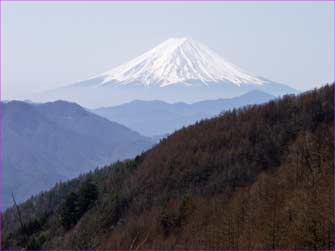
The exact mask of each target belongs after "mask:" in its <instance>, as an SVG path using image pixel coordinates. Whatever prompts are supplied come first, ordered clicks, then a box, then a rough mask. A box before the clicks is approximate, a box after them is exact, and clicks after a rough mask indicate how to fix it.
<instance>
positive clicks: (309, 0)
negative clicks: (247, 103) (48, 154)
mask: <svg viewBox="0 0 335 251" xmlns="http://www.w3.org/2000/svg"><path fill="white" fill-rule="evenodd" d="M1 2H184V3H186V2H204V3H206V2H269V3H271V2H333V14H334V17H333V18H334V20H333V26H334V27H333V33H334V34H333V43H334V47H333V48H334V54H333V60H334V69H333V70H334V72H333V74H334V79H333V83H335V0H0V101H1V100H2V88H1V86H2V83H1V79H2V53H1V48H2V43H1V36H2V26H1V20H2V7H1ZM333 94H334V95H333V96H334V99H335V89H334V93H333ZM334 118H335V109H334ZM0 125H2V111H1V109H0ZM333 126H334V125H333ZM333 142H334V143H335V129H334V138H333ZM333 151H334V156H335V147H334V150H333ZM333 170H334V192H335V162H334V169H333ZM2 178H3V177H2V126H1V128H0V251H1V250H2V249H1V245H2V231H1V229H2V226H1V224H2V213H1V208H2V207H1V203H2ZM333 203H334V214H333V216H334V233H333V234H334V236H333V238H334V243H335V196H334V202H333ZM41 251H50V250H41ZM62 251H67V250H62ZM82 251H93V250H82ZM105 251H106V250H105ZM118 251H122V250H118ZM124 251H126V250H124ZM152 251H158V250H152ZM166 251H170V250H166ZM180 251H189V250H180ZM197 251H216V250H201V249H199V250H197ZM225 251H249V250H243V249H240V250H230V249H229V250H225ZM261 251H276V250H264V249H262V250H261ZM278 251H306V250H278ZM333 251H334V250H333Z"/></svg>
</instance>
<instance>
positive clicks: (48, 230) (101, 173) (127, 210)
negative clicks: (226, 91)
mask: <svg viewBox="0 0 335 251" xmlns="http://www.w3.org/2000/svg"><path fill="white" fill-rule="evenodd" d="M333 122H334V87H333V85H328V86H325V87H322V88H319V89H316V90H313V91H308V92H306V93H304V94H301V95H297V96H295V95H292V96H286V97H283V98H280V99H276V100H274V101H271V102H269V103H267V104H262V105H257V106H252V107H249V108H245V109H239V110H237V111H229V112H225V113H224V114H223V115H222V116H218V117H216V118H212V119H209V120H206V121H202V122H200V123H198V124H195V125H192V126H189V127H187V128H184V129H181V130H179V131H177V132H175V133H173V134H172V135H170V136H168V137H167V138H166V139H164V140H162V141H161V142H160V143H159V144H157V145H155V146H154V147H153V148H152V149H150V150H148V151H146V152H144V153H143V154H141V155H139V156H137V157H136V158H134V159H132V160H128V161H124V162H119V163H115V164H113V165H109V166H106V167H104V168H102V169H99V170H96V171H94V172H91V173H88V174H86V175H82V176H80V177H78V178H76V179H73V180H71V181H69V182H65V183H62V184H60V185H58V186H55V187H54V188H53V189H52V190H50V191H49V192H46V193H44V194H43V195H41V196H36V197H35V198H32V199H31V200H28V201H26V202H25V203H23V204H21V205H19V210H20V212H21V215H22V222H21V223H22V224H20V221H19V220H18V216H17V212H18V211H17V208H14V207H13V208H10V209H8V210H6V211H5V212H4V213H3V214H2V225H1V230H2V235H1V240H2V243H1V244H2V245H1V248H2V250H293V249H294V250H334V242H333V240H334V238H333V237H334V234H333V233H334V232H333V231H334V204H333V202H334V190H333V188H334V140H333V139H334V134H333V132H334V123H333ZM92 148H93V147H92Z"/></svg>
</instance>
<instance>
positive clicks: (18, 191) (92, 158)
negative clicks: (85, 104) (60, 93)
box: [1, 101, 153, 208]
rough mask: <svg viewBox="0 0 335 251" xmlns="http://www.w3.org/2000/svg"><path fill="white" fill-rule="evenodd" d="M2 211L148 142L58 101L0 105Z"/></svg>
mask: <svg viewBox="0 0 335 251" xmlns="http://www.w3.org/2000/svg"><path fill="white" fill-rule="evenodd" d="M1 111H2V132H3V142H2V144H3V152H2V154H3V188H2V189H3V190H2V207H3V208H6V207H8V206H9V205H10V204H11V203H12V198H11V193H12V192H13V194H14V195H15V197H16V199H17V201H18V202H21V201H23V200H24V199H27V198H28V197H29V196H31V195H33V194H36V193H38V192H40V191H41V190H45V189H48V188H50V187H51V186H53V185H54V184H55V183H56V182H58V181H60V180H67V179H69V178H72V177H75V176H78V175H79V174H81V173H85V172H88V171H89V170H92V169H94V168H95V167H97V166H99V165H104V164H107V163H111V162H114V161H116V160H122V159H125V158H130V157H134V156H135V155H136V154H139V153H141V152H142V151H144V150H146V149H148V148H150V147H151V146H152V144H153V143H152V141H151V140H150V139H149V138H147V137H144V136H141V135H140V134H138V133H137V132H134V131H132V130H130V129H128V128H126V127H125V126H122V125H120V124H118V123H115V122H111V121H109V120H107V119H105V118H102V117H99V116H97V115H95V114H93V113H90V112H88V111H86V110H85V109H84V108H82V107H81V106H79V105H77V104H74V103H69V102H64V101H57V102H53V103H45V104H29V103H25V102H19V101H12V102H7V103H1Z"/></svg>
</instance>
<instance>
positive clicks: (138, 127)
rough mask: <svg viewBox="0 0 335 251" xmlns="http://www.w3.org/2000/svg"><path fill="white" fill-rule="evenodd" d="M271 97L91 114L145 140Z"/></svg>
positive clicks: (133, 106) (140, 104)
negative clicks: (147, 137)
mask: <svg viewBox="0 0 335 251" xmlns="http://www.w3.org/2000/svg"><path fill="white" fill-rule="evenodd" d="M274 98H275V97H274V96H272V95H270V94H267V93H265V92H262V91H250V92H248V93H247V94H244V95H241V96H238V97H234V98H229V99H216V100H206V101H200V102H196V103H192V104H187V103H183V102H178V103H172V104H170V103H166V102H163V101H159V100H152V101H143V100H134V101H132V102H129V103H126V104H123V105H118V106H113V107H102V108H98V109H94V110H92V111H93V112H95V113H96V114H98V115H100V116H103V117H106V118H108V119H109V120H111V121H116V122H118V123H121V124H123V125H125V126H127V127H129V128H131V129H133V130H135V131H138V132H139V133H141V134H143V135H146V136H151V137H152V136H157V135H165V134H168V133H171V132H173V131H175V130H177V129H180V128H181V127H183V126H187V125H190V124H193V123H195V122H196V121H199V120H201V119H206V118H211V117H213V116H216V115H218V114H220V113H221V112H224V111H225V110H228V109H232V108H238V107H242V106H246V105H251V104H261V103H265V102H267V101H269V100H271V99H274Z"/></svg>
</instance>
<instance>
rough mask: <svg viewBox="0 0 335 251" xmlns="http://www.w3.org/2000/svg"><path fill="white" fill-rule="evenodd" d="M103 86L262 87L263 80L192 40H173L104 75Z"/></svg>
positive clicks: (181, 38) (185, 38)
mask: <svg viewBox="0 0 335 251" xmlns="http://www.w3.org/2000/svg"><path fill="white" fill-rule="evenodd" d="M99 77H101V78H102V79H103V81H102V82H101V85H106V84H108V83H109V82H112V83H113V84H122V85H125V84H129V83H136V84H138V83H141V84H143V85H147V86H150V85H159V86H161V87H164V86H168V85H172V84H178V83H183V84H185V85H191V83H189V82H188V81H189V80H199V81H201V82H202V83H203V84H205V85H207V84H208V83H209V82H221V81H225V82H231V83H233V84H236V85H238V86H240V85H241V84H243V83H249V84H250V83H253V84H257V85H261V84H263V83H264V80H262V79H260V78H258V77H255V76H253V75H251V74H249V73H247V72H246V71H244V70H242V69H240V68H239V67H238V66H236V65H233V64H231V63H229V62H228V61H226V60H225V59H224V58H222V57H221V56H220V55H218V54H217V53H215V52H214V51H212V50H211V49H209V48H208V47H207V46H205V45H203V44H201V43H200V42H198V41H195V40H193V39H191V38H187V37H180V38H170V39H168V40H166V41H164V42H163V43H161V44H159V45H158V46H156V47H155V48H153V49H151V50H149V51H147V52H146V53H144V54H142V55H141V56H139V57H136V58H135V59H133V60H131V61H129V62H127V63H125V64H122V65H120V66H118V67H116V68H114V69H111V70H109V71H107V72H105V73H103V74H101V75H99ZM116 82H117V83H116Z"/></svg>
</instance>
